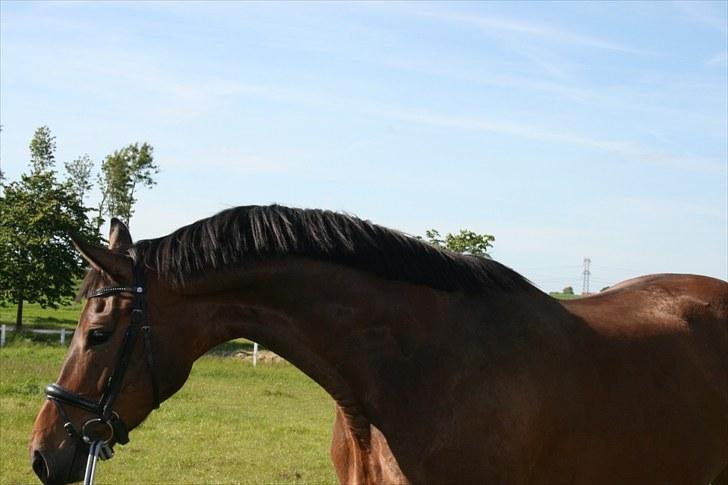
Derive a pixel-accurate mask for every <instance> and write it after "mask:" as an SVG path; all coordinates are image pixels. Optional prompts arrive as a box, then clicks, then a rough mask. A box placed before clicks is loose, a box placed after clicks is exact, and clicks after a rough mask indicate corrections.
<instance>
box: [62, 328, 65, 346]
mask: <svg viewBox="0 0 728 485" xmlns="http://www.w3.org/2000/svg"><path fill="white" fill-rule="evenodd" d="M65 343H66V329H65V328H62V329H61V345H63V344H65Z"/></svg>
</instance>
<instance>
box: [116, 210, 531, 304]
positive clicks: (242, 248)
mask: <svg viewBox="0 0 728 485" xmlns="http://www.w3.org/2000/svg"><path fill="white" fill-rule="evenodd" d="M130 253H131V254H132V256H133V257H134V258H135V259H136V260H137V261H141V262H143V263H144V264H145V265H146V266H147V267H148V268H149V269H151V270H154V271H156V272H157V273H158V274H159V276H160V277H161V278H163V279H165V280H167V281H169V282H171V283H172V284H174V285H176V286H184V285H185V284H186V283H188V282H189V281H191V280H193V279H195V278H196V277H197V276H199V275H200V274H201V273H205V272H211V271H218V270H224V269H228V268H235V267H240V266H243V265H245V264H246V263H248V262H251V261H255V260H259V259H270V258H284V257H286V256H300V257H305V258H312V259H316V260H320V261H328V262H332V263H337V264H342V265H346V266H350V267H352V268H356V269H359V270H363V271H368V272H372V273H375V274H377V275H379V276H381V277H383V278H387V279H390V280H399V281H407V282H410V283H415V284H421V285H427V286H430V287H433V288H436V289H440V290H446V291H456V290H462V291H467V292H470V293H479V292H482V291H484V290H486V289H491V288H501V289H505V290H511V289H515V288H523V287H530V283H528V281H527V280H526V279H525V278H523V277H522V276H521V275H519V274H518V273H516V272H515V271H513V270H511V269H509V268H507V267H505V266H503V265H501V264H500V263H497V262H495V261H493V260H490V259H485V258H479V257H474V256H463V255H460V254H457V253H454V252H451V251H448V250H443V249H440V248H437V247H435V246H432V245H430V244H427V243H424V242H422V241H420V240H418V239H416V238H414V237H411V236H408V235H406V234H403V233H401V232H398V231H394V230H391V229H387V228H384V227H381V226H378V225H376V224H372V223H371V222H369V221H365V220H361V219H358V218H356V217H353V216H350V215H346V214H340V213H336V212H331V211H324V210H308V209H293V208H288V207H283V206H279V205H272V206H265V207H263V206H244V207H236V208H233V209H228V210H225V211H223V212H220V213H219V214H217V215H214V216H212V217H209V218H207V219H201V220H199V221H197V222H195V223H193V224H190V225H189V226H185V227H182V228H180V229H177V230H176V231H174V232H173V233H172V234H170V235H168V236H164V237H161V238H157V239H150V240H144V241H139V242H137V243H136V244H135V245H134V247H133V248H132V249H131V251H130Z"/></svg>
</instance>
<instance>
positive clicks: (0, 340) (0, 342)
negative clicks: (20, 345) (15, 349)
mask: <svg viewBox="0 0 728 485" xmlns="http://www.w3.org/2000/svg"><path fill="white" fill-rule="evenodd" d="M0 347H5V324H4V323H3V325H2V329H1V330H0Z"/></svg>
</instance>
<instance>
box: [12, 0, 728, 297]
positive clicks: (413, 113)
mask: <svg viewBox="0 0 728 485" xmlns="http://www.w3.org/2000/svg"><path fill="white" fill-rule="evenodd" d="M727 5H728V3H727V2H706V3H699V2H674V3H669V2H655V3H638V2H620V3H606V2H598V3H586V2H567V3H551V2H534V3H516V2H504V3H495V2H487V3H474V2H466V3H455V2H447V3H389V2H386V3H374V2H371V3H309V4H306V3H265V4H255V3H232V2H224V3H212V2H204V3H191V2H185V3H172V2H160V3H147V2H135V3H111V2H104V3H86V2H51V3H26V2H7V1H3V2H2V3H0V122H1V123H2V125H3V131H2V135H1V137H2V138H1V141H2V143H1V144H0V160H1V161H2V169H3V171H5V172H6V174H7V176H8V177H9V178H10V179H15V178H17V177H18V175H19V174H20V173H21V172H23V171H25V170H26V169H27V162H28V158H29V155H28V142H29V140H30V138H31V136H32V134H33V131H34V130H35V128H37V127H38V126H41V125H48V126H49V127H50V128H51V130H52V131H53V133H54V134H55V135H56V137H57V139H56V142H57V145H58V153H57V155H58V159H59V162H63V161H65V160H70V159H73V158H75V157H77V156H79V155H81V154H84V153H87V154H89V155H90V156H91V158H92V159H94V160H95V161H96V162H97V165H98V164H99V163H100V161H101V160H102V159H103V157H104V156H105V155H107V154H108V153H110V152H112V151H113V150H115V149H117V148H120V147H122V146H124V145H126V144H128V143H131V142H135V141H148V142H149V143H151V144H152V145H153V146H154V147H155V155H156V160H157V162H158V163H159V165H160V167H161V169H162V171H161V173H160V175H159V177H158V181H159V185H158V186H157V187H155V188H154V189H153V190H151V191H142V192H141V193H140V194H139V203H138V204H137V208H136V209H137V211H136V215H135V216H134V218H133V219H132V222H131V228H132V233H133V234H134V236H135V237H136V238H146V237H154V236H159V235H163V234H166V233H167V232H169V231H171V230H173V229H175V228H177V227H179V226H181V225H183V224H186V223H189V222H192V221H194V220H196V219H199V218H201V217H206V216H208V215H212V214H213V213H215V212H217V211H219V210H221V209H224V208H227V207H231V206H236V205H242V204H267V203H272V202H278V203H283V204H288V205H293V206H298V207H320V208H327V209H334V210H339V211H346V212H349V213H353V214H356V215H358V216H360V217H363V218H366V219H370V220H372V221H374V222H377V223H380V224H383V225H386V226H389V227H393V228H397V229H400V230H403V231H405V232H409V233H412V234H423V233H424V231H425V230H426V229H428V228H433V227H434V228H438V229H439V230H440V231H441V232H446V231H452V232H454V231H457V230H459V229H461V228H468V229H471V230H474V231H477V232H486V233H491V234H494V235H495V237H496V243H495V249H494V250H493V252H492V254H493V256H494V257H495V258H496V259H498V260H499V261H501V262H503V263H505V264H507V265H509V266H511V267H513V268H514V269H516V270H517V271H519V272H521V273H523V274H524V275H525V276H527V277H528V278H530V279H531V280H532V281H534V282H535V283H536V284H537V285H538V286H539V287H541V288H542V289H544V290H546V291H550V290H556V289H561V288H563V287H564V286H567V285H572V286H574V287H575V288H576V289H577V291H578V290H580V289H581V266H582V259H583V258H584V257H585V256H588V257H590V258H591V260H592V268H591V269H592V280H591V287H592V289H595V288H596V289H599V288H601V287H603V286H606V285H610V284H613V283H616V282H618V281H620V280H623V279H626V278H629V277H632V276H637V275H641V274H647V273H656V272H688V273H699V274H707V275H712V276H717V277H720V278H723V279H726V278H728V254H727V253H728V250H727V249H726V248H727V247H728V135H727V133H728V93H727V91H728V61H727V51H728V47H727V45H728V7H727ZM59 165H61V163H59ZM96 197H97V194H92V195H91V196H90V197H89V199H88V203H89V204H93V203H94V202H95V200H96Z"/></svg>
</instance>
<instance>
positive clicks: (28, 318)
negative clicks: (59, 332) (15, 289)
mask: <svg viewBox="0 0 728 485" xmlns="http://www.w3.org/2000/svg"><path fill="white" fill-rule="evenodd" d="M81 308H82V304H81V303H75V302H74V303H71V304H69V305H64V306H61V307H58V308H56V309H54V308H41V306H40V305H39V304H37V303H27V302H26V303H24V304H23V325H24V326H27V327H38V328H57V329H60V328H66V329H73V328H75V327H76V324H77V323H78V317H79V315H81ZM16 311H17V306H16V305H7V306H0V324H3V323H4V324H5V325H15V313H16Z"/></svg>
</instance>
